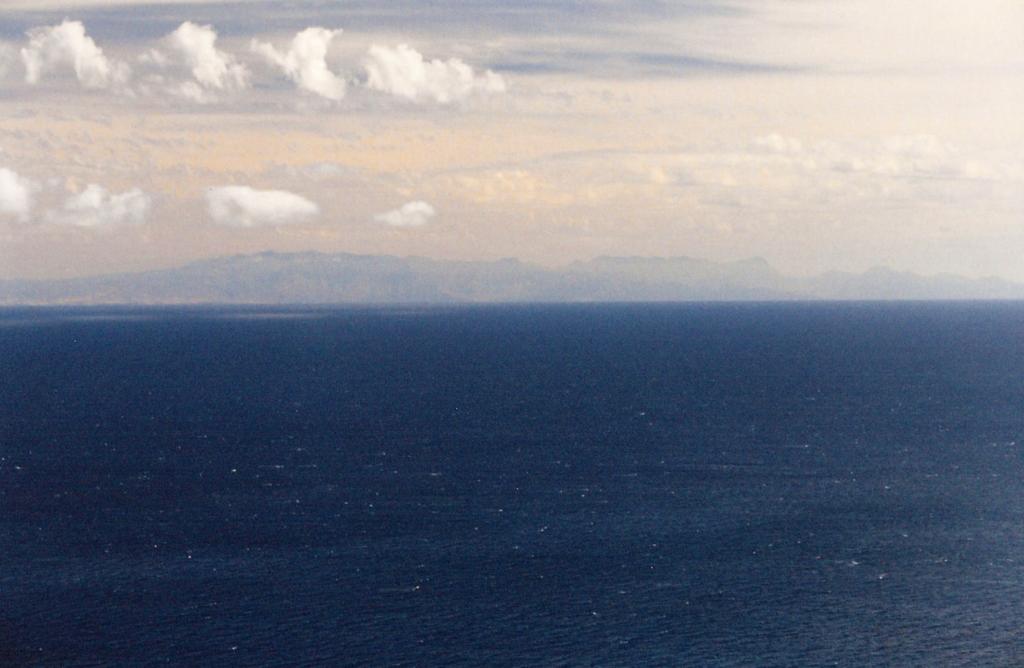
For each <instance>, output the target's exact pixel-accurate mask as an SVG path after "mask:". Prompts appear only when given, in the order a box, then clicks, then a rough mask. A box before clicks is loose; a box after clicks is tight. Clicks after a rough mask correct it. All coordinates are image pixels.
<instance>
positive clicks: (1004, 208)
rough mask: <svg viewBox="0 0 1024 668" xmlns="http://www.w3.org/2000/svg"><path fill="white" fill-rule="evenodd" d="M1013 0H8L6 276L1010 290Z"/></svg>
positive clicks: (1021, 6)
mask: <svg viewBox="0 0 1024 668" xmlns="http://www.w3.org/2000/svg"><path fill="white" fill-rule="evenodd" d="M1022 119H1024V2H1021V1H1020V0H973V1H971V2H964V1H963V0H756V1H754V0H702V1H697V0H691V1H687V0H683V1H680V2H669V1H664V2H658V1H656V0H646V1H643V2H641V1H639V0H615V1H611V0H595V1H592V2H586V1H584V0H523V1H520V2H515V3H511V2H498V1H497V0H462V1H454V0H452V1H448V2H445V1H443V0H432V1H430V2H415V1H413V0H392V1H389V2H382V1H381V0H355V1H351V2H348V1H342V0H337V1H334V0H289V1H284V0H267V1H263V0H251V1H248V2H243V1H242V0H235V1H232V2H206V1H203V0H190V1H189V0H182V1H178V2H174V1H170V0H163V1H159V2H158V1H151V0H145V1H141V0H135V1H130V0H79V1H75V2H68V1H64V2H58V1H55V0H54V1H51V0H4V2H3V3H2V8H0V278H12V277H34V278H44V277H45V278H48V277H58V276H77V275H85V274H94V273H102V272H112V271H125V270H138V269H146V268H155V267H164V266H171V265H177V264H180V263H182V262H184V261H187V260H191V259H197V258H202V257H208V256H216V255H225V254H234V253H246V252H254V251H260V250H281V251H291V250H322V251H348V252H354V253H389V254H398V255H423V256H428V257H436V258H460V259H492V258H499V257H505V256H514V257H519V258H522V259H524V260H531V261H537V262H542V263H545V264H561V263H565V262H568V261H571V260H576V259H582V258H589V257H593V256H596V255H689V256H696V257H706V258H710V259H718V260H731V259H739V258H744V257H750V256H762V257H764V258H766V259H767V260H769V261H770V262H771V263H772V264H774V265H775V266H776V267H778V268H779V269H781V270H783V271H786V272H789V273H796V274H804V273H811V272H818V271H822V270H828V269H842V270H856V271H860V270H863V269H866V268H869V267H871V266H873V265H880V264H884V265H888V266H891V267H893V268H896V269H904V270H912V271H918V272H922V273H934V272H945V271H949V272H955V273H962V274H966V275H971V276H981V275H1000V276H1003V277H1006V278H1011V279H1016V280H1024V262H1022V261H1021V260H1022V257H1024V120H1022Z"/></svg>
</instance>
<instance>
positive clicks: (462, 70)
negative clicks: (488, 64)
mask: <svg viewBox="0 0 1024 668" xmlns="http://www.w3.org/2000/svg"><path fill="white" fill-rule="evenodd" d="M364 66H365V67H366V74H367V80H366V85H367V86H368V87H369V88H372V89H373V90H378V91H382V92H385V93H389V94H391V95H395V96H397V97H401V98H405V99H407V100H414V101H416V100H433V101H434V102H437V103H439V104H448V103H451V102H458V101H460V100H464V99H466V98H467V97H469V96H470V95H473V94H474V93H501V92H504V91H505V80H504V79H502V78H501V76H500V75H498V74H495V73H494V72H492V71H490V70H487V71H486V72H484V73H483V74H481V75H477V74H476V73H475V72H474V71H473V68H472V67H470V66H469V65H467V64H466V63H464V62H462V61H461V60H459V59H458V58H450V59H448V60H425V59H424V58H423V55H422V54H420V53H419V52H418V51H416V50H415V49H413V48H411V47H409V46H407V45H405V44H399V45H398V46H396V47H394V48H391V47H386V46H380V45H376V44H375V45H373V46H371V47H370V50H369V52H368V53H367V56H366V60H365V63H364Z"/></svg>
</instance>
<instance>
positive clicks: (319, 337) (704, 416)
mask: <svg viewBox="0 0 1024 668" xmlns="http://www.w3.org/2000/svg"><path fill="white" fill-rule="evenodd" d="M1022 334H1024V306H1021V305H1020V304H995V303H973V304H968V303H947V304H916V303H906V304H885V305H883V304H869V303H861V304H843V305H838V304H814V305H801V304H791V305H781V304H747V305H661V306H655V305H632V306H613V305H608V306H545V307H540V306H509V307H472V308H471V307H465V308H462V307H460V308H430V309H415V308H413V309H338V310H331V309H291V310H289V309H284V310H240V309H121V310H112V311H111V310H102V309H91V310H74V311H60V310H39V309H21V310H14V309H12V310H6V311H2V312H0V364H2V373H0V592H2V597H3V601H4V602H3V605H2V606H0V662H4V663H11V664H15V665H17V664H42V665H92V664H96V663H101V664H108V665H109V664H150V663H151V664H160V663H171V664H182V663H194V664H197V665H200V664H205V665H210V664H232V665H234V664H237V665H314V664H329V665H357V664H363V665H367V664H373V665H423V664H440V663H446V664H457V665H458V664H461V665H481V664H485V663H486V664H494V665H529V664H532V665H535V664H566V665H592V664H596V665H641V664H662V665H828V664H832V663H838V664H840V665H963V666H968V665H971V666H973V665H1011V664H1015V663H1018V662H1020V661H1022V660H1024V656H1022V654H1024V652H1022V651H1021V648H1022V643H1021V640H1020V635H1019V620H1020V618H1021V616H1022V612H1024V610H1022V606H1024V603H1022V601H1024V562H1022V560H1021V557H1020V555H1021V554H1024V529H1022V527H1024V524H1022V519H1024V483H1022V481H1024V475H1022V474H1024V466H1022V458H1021V443H1022V438H1024V411H1022V410H1021V407H1022V405H1024V338H1022Z"/></svg>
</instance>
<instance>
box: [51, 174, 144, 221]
mask: <svg viewBox="0 0 1024 668" xmlns="http://www.w3.org/2000/svg"><path fill="white" fill-rule="evenodd" d="M151 204H152V202H151V199H150V197H149V195H147V194H146V193H144V192H142V191H141V190H139V189H138V188H133V189H132V190H128V191H126V192H123V193H120V194H115V193H111V192H107V190H106V188H104V187H102V186H99V185H96V184H95V183H91V184H89V185H88V186H86V188H85V189H84V190H83V191H82V192H80V193H78V194H76V195H72V196H71V197H69V198H68V199H67V201H65V202H64V206H63V207H62V208H61V209H59V210H57V211H51V212H50V213H49V215H48V216H47V219H48V220H49V221H50V222H54V223H60V224H63V225H74V226H76V227H87V228H93V229H99V228H109V227H118V226H121V225H141V224H143V223H145V222H146V216H147V215H148V214H149V209H150V206H151Z"/></svg>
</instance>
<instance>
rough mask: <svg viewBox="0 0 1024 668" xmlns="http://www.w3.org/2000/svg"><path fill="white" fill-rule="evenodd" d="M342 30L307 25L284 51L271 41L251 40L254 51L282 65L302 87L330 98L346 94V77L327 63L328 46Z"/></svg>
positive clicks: (278, 66)
mask: <svg viewBox="0 0 1024 668" xmlns="http://www.w3.org/2000/svg"><path fill="white" fill-rule="evenodd" d="M339 34H341V30H327V29H326V28H306V29H305V30H303V31H302V32H299V33H297V34H296V35H295V37H294V39H292V44H291V48H289V49H288V51H287V52H285V53H282V52H280V51H278V50H277V49H276V48H274V45H272V44H270V43H268V42H260V41H258V40H255V39H254V40H252V44H251V48H252V50H253V52H254V53H257V54H259V55H260V56H263V58H265V59H266V60H267V62H269V63H270V64H271V65H274V66H276V67H277V68H279V69H280V70H281V71H282V72H284V74H285V75H286V76H287V77H288V78H289V79H291V80H292V81H293V82H295V84H296V85H297V86H298V87H299V88H300V89H302V90H306V91H309V92H311V93H316V94H317V95H319V96H321V97H325V98H327V99H328V100H334V101H338V100H340V99H342V98H343V97H345V80H344V79H341V78H340V77H338V76H337V75H336V74H334V72H331V70H330V69H329V68H328V67H327V50H328V49H329V48H330V46H331V40H333V39H334V37H335V36H336V35H339Z"/></svg>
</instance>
